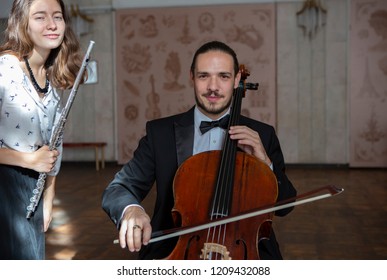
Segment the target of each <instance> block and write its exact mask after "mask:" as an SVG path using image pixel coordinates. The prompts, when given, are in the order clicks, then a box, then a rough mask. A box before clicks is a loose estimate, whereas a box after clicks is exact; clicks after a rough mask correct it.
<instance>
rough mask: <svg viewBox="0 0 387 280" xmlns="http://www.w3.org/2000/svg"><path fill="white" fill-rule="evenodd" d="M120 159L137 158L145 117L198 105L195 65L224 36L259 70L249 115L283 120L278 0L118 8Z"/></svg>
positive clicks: (245, 104) (255, 72)
mask: <svg viewBox="0 0 387 280" xmlns="http://www.w3.org/2000/svg"><path fill="white" fill-rule="evenodd" d="M116 36H117V38H116V84H117V100H116V102H117V137H118V139H117V143H118V162H119V163H125V162H126V161H127V160H129V159H130V158H131V157H132V154H133V152H134V150H135V149H136V147H137V144H138V140H139V139H140V137H142V136H143V135H144V133H145V123H146V122H147V121H148V120H152V119H155V118H159V117H164V116H169V115H172V114H176V113H180V112H184V111H186V110H188V109H189V108H191V107H192V106H193V104H194V93H193V87H192V84H191V81H190V79H189V67H190V64H191V60H192V57H193V54H194V52H195V50H196V49H197V48H198V47H199V46H200V45H202V44H203V43H205V42H207V41H211V40H220V41H224V42H226V43H227V44H229V45H230V46H231V47H232V48H233V49H234V50H235V51H236V53H237V55H238V59H239V62H240V63H241V64H244V65H245V66H246V68H247V69H248V70H249V71H250V72H251V75H250V76H249V77H248V79H247V81H248V82H258V83H259V84H260V86H259V90H258V91H256V92H254V91H250V92H248V93H247V95H246V97H245V98H244V100H243V108H242V112H243V114H244V115H247V116H250V117H252V118H255V119H258V120H261V121H264V122H266V123H269V124H271V125H273V126H275V124H276V115H275V107H276V89H275V71H276V70H275V52H276V48H275V9H274V5H273V4H251V5H221V6H217V5H216V6H203V7H181V8H158V9H155V8H152V9H125V10H117V11H116Z"/></svg>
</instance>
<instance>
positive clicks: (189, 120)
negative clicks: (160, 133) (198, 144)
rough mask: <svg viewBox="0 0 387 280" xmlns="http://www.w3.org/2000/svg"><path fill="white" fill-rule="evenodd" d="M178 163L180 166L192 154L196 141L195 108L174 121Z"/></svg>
mask: <svg viewBox="0 0 387 280" xmlns="http://www.w3.org/2000/svg"><path fill="white" fill-rule="evenodd" d="M174 126H175V138H176V151H177V164H178V166H180V165H181V164H182V163H183V162H184V161H185V160H186V159H187V158H189V157H190V156H192V151H193V141H194V108H192V109H191V110H189V111H188V112H187V113H185V114H183V115H182V117H181V118H180V119H179V120H177V121H176V122H175V123H174Z"/></svg>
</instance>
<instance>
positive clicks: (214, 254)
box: [167, 151, 278, 260]
mask: <svg viewBox="0 0 387 280" xmlns="http://www.w3.org/2000/svg"><path fill="white" fill-rule="evenodd" d="M221 153H222V151H209V152H204V153H200V154H197V155H195V156H192V157H191V158H189V159H187V160H186V161H185V162H184V163H183V164H182V165H181V166H180V168H179V169H178V171H177V173H176V176H175V179H174V195H175V206H174V209H173V216H174V217H175V220H176V221H177V223H179V224H180V225H181V226H185V225H194V224H200V223H204V222H206V221H209V220H211V219H212V218H213V213H212V212H213V211H212V209H211V205H212V201H213V199H214V196H215V188H214V187H213V186H215V185H216V179H217V174H216V172H209V170H218V169H219V165H220V160H221ZM193 174H194V175H193ZM187 178H189V180H187ZM232 185H233V189H232V198H231V204H230V205H231V207H230V209H231V211H230V213H229V215H233V214H237V213H241V212H245V211H249V210H251V209H254V208H256V207H258V206H260V205H268V204H272V203H275V202H276V200H277V194H278V188H277V180H276V177H275V175H274V173H273V172H272V170H271V169H270V167H269V166H267V165H266V164H265V163H263V162H261V161H260V160H258V159H257V158H255V157H253V156H251V155H248V154H246V153H244V152H236V158H235V174H234V182H233V184H232ZM176 194H179V195H178V196H177V195H176ZM272 217H273V213H269V214H265V215H261V216H257V217H253V218H249V219H245V220H241V221H237V222H232V223H230V224H227V225H223V226H217V227H214V228H210V229H207V230H201V231H198V232H195V233H193V234H187V235H182V236H180V237H179V240H178V242H177V244H176V246H175V248H174V250H173V251H172V253H171V254H170V255H169V256H168V257H167V259H179V260H181V259H191V260H199V259H204V260H205V259H222V260H227V259H241V260H244V259H260V257H259V251H258V243H259V241H260V240H261V239H263V238H268V237H269V234H270V229H271V221H272Z"/></svg>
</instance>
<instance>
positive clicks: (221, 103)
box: [102, 41, 296, 259]
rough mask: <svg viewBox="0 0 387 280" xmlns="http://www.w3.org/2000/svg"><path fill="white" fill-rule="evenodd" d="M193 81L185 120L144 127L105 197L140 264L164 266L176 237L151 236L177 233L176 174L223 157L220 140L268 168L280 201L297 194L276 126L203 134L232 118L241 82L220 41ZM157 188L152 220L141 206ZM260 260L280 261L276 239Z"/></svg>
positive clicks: (245, 123) (262, 249)
mask: <svg viewBox="0 0 387 280" xmlns="http://www.w3.org/2000/svg"><path fill="white" fill-rule="evenodd" d="M190 75H191V79H192V81H193V83H194V91H195V99H196V106H194V107H193V108H192V109H190V110H189V111H187V112H185V113H182V114H178V115H174V116H170V117H167V118H162V119H158V120H153V121H150V122H148V123H147V124H146V136H144V137H143V138H142V139H141V140H140V143H139V146H138V148H137V149H136V151H135V152H134V155H133V158H132V159H131V160H130V161H129V162H128V163H126V164H125V165H124V166H123V168H122V169H121V170H120V171H119V172H118V173H117V174H116V176H115V178H114V180H113V181H112V182H111V183H110V185H109V186H108V187H107V188H106V190H105V192H104V194H103V200H102V207H103V209H104V210H105V211H106V212H107V214H108V215H109V216H110V218H111V219H112V221H113V222H114V223H115V224H116V225H117V227H118V228H119V243H120V245H121V247H122V248H125V247H126V246H127V247H128V249H129V250H130V251H131V252H134V251H140V253H139V258H140V259H162V258H165V257H167V256H168V255H169V254H170V253H171V251H172V250H173V248H174V247H175V244H176V238H175V239H168V240H165V241H159V242H155V243H150V244H148V242H149V240H150V237H151V233H152V231H153V232H155V231H159V230H165V229H169V228H173V227H175V225H174V222H173V218H172V215H171V210H172V208H173V206H174V199H173V180H174V176H175V173H176V171H177V169H178V167H179V166H180V165H181V164H182V163H183V161H185V160H186V159H187V158H189V157H190V156H192V155H195V154H198V153H200V152H204V151H208V150H220V149H221V148H222V143H223V140H224V137H231V139H233V140H237V141H238V148H239V149H240V150H242V151H244V152H246V153H248V154H251V155H253V156H255V157H256V158H258V159H259V160H261V161H263V162H264V163H266V164H267V165H268V166H270V168H272V170H273V171H274V173H275V175H276V178H277V181H278V201H279V200H283V199H286V198H290V197H294V196H295V195H296V190H295V189H294V187H293V185H292V184H291V182H290V181H289V180H288V178H287V177H286V175H285V173H284V172H285V164H284V159H283V155H282V151H281V148H280V145H279V141H278V138H277V136H276V135H275V131H274V128H273V127H271V126H269V125H267V124H264V123H261V122H258V121H255V120H252V119H249V118H246V117H242V116H241V119H240V124H241V125H238V126H233V127H230V129H229V131H228V132H226V131H225V130H224V129H223V128H221V127H215V128H213V129H211V130H210V131H207V132H205V133H202V132H201V131H200V124H201V121H212V120H219V119H221V118H222V117H224V116H226V115H227V114H228V113H229V111H230V105H231V101H232V95H233V92H234V89H235V88H237V87H238V84H239V80H240V73H239V65H238V60H237V57H236V54H235V52H234V51H233V50H232V49H231V48H230V47H229V46H227V45H226V44H224V43H222V42H218V41H213V42H209V43H207V44H204V45H203V46H202V47H200V48H199V49H198V50H197V51H196V53H195V55H194V58H193V61H192V65H191V72H190ZM192 176H195V174H192ZM154 182H156V186H157V198H156V203H155V209H154V214H153V217H152V220H150V218H149V216H148V215H147V214H146V213H145V211H144V209H143V208H142V207H141V206H140V203H141V201H142V200H143V199H144V198H145V196H146V195H147V194H148V192H149V191H150V189H151V188H152V186H153V184H154ZM198 187H199V188H200V186H198ZM290 211H291V209H284V210H280V211H277V212H276V215H279V216H284V215H286V214H287V213H289V212H290ZM143 245H144V246H143ZM140 249H141V250H140ZM259 253H260V258H261V259H281V258H282V256H281V253H280V250H279V246H278V244H277V241H276V239H275V236H274V232H271V233H270V239H269V240H264V241H262V244H260V246H259Z"/></svg>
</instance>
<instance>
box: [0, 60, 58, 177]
mask: <svg viewBox="0 0 387 280" xmlns="http://www.w3.org/2000/svg"><path fill="white" fill-rule="evenodd" d="M19 63H20V62H19V60H18V58H17V57H16V56H14V55H9V54H6V55H2V56H0V148H7V149H13V150H17V151H20V152H33V151H36V150H37V149H39V148H40V147H41V146H43V145H45V144H46V145H48V144H49V141H50V137H51V133H52V130H53V126H54V124H56V123H57V122H58V120H59V117H60V112H61V107H62V106H61V103H60V97H59V95H58V94H57V92H56V90H55V89H54V88H53V87H51V85H50V86H49V90H48V92H47V93H46V94H45V96H44V97H43V98H40V97H39V95H38V93H37V92H36V90H35V88H34V86H33V85H32V83H31V81H30V79H29V77H28V76H27V75H26V74H25V73H24V72H23V70H22V69H21V67H20V64H19ZM57 149H58V151H59V153H60V155H59V157H58V159H57V162H56V165H55V168H54V169H53V170H52V171H51V172H50V173H48V175H51V176H55V175H57V174H58V172H59V169H60V163H61V159H62V157H61V155H62V143H61V144H60V145H59V147H57Z"/></svg>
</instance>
